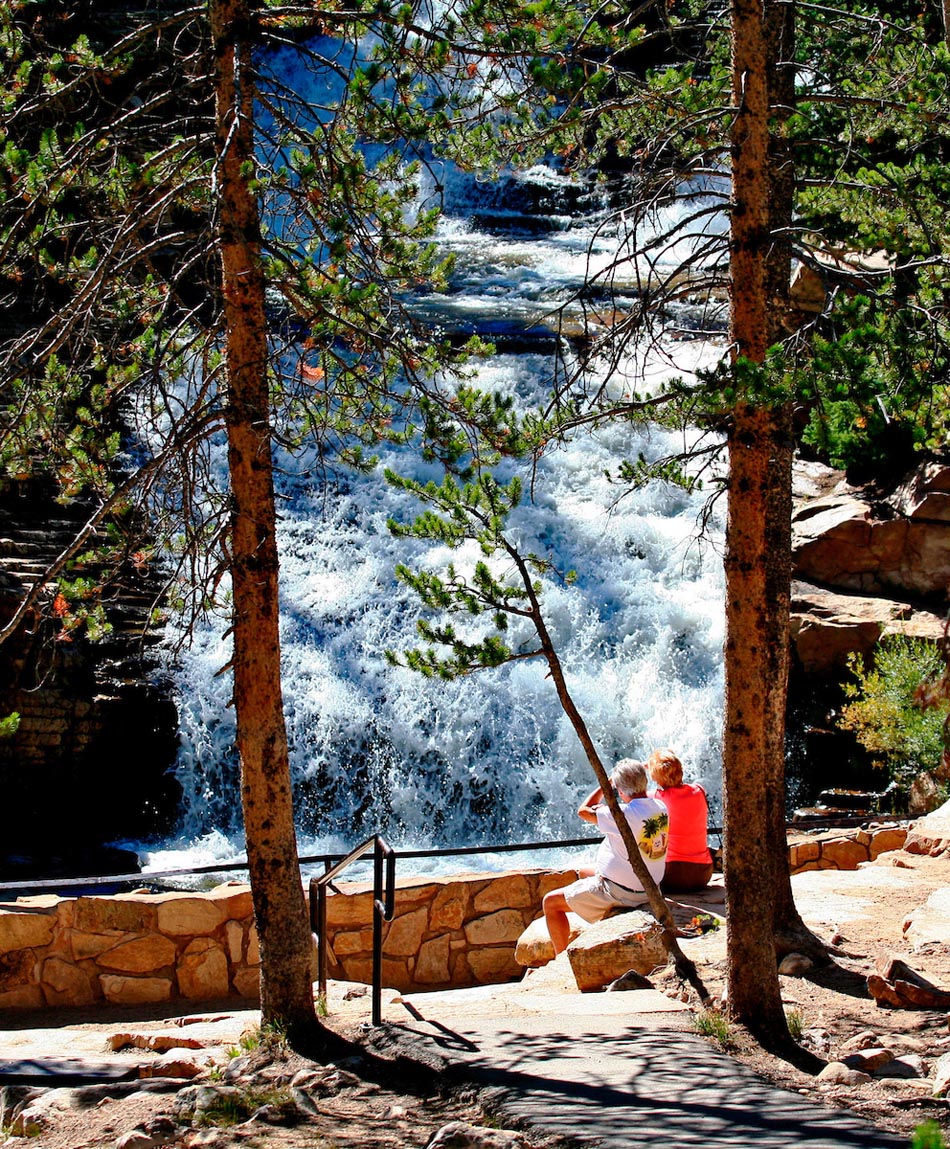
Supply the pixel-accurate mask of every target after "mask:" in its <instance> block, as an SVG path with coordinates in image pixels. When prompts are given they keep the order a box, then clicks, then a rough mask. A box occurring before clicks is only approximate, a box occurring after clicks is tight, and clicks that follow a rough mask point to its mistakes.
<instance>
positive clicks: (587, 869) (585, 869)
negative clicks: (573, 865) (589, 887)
mask: <svg viewBox="0 0 950 1149" xmlns="http://www.w3.org/2000/svg"><path fill="white" fill-rule="evenodd" d="M596 873H597V869H596V867H595V866H578V867H577V876H578V877H579V878H592V877H593V876H594V874H596Z"/></svg>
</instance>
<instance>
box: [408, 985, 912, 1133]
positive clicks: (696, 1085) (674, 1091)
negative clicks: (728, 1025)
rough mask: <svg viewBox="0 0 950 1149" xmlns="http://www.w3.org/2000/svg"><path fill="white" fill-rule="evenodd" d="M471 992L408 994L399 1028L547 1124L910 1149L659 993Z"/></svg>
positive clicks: (513, 1109) (564, 1129) (561, 1129)
mask: <svg viewBox="0 0 950 1149" xmlns="http://www.w3.org/2000/svg"><path fill="white" fill-rule="evenodd" d="M467 992H468V991H461V994H459V991H456V994H455V995H453V996H454V997H455V998H456V1000H455V1001H454V1002H449V1001H446V1000H445V997H446V995H443V994H427V995H425V996H422V995H420V996H416V997H412V998H407V999H405V1002H404V1008H406V1009H407V1012H409V1013H410V1020H407V1021H406V1022H403V1023H401V1024H402V1025H403V1026H405V1027H406V1028H408V1029H410V1030H411V1031H412V1032H414V1033H416V1034H418V1035H420V1036H421V1037H424V1038H425V1039H426V1040H427V1041H429V1042H431V1043H432V1046H433V1047H434V1049H436V1050H438V1052H439V1053H440V1054H441V1055H442V1056H443V1057H445V1058H447V1060H448V1061H449V1062H451V1063H452V1064H454V1065H455V1066H456V1067H457V1069H458V1071H459V1072H460V1073H461V1075H462V1076H464V1077H466V1078H471V1079H472V1080H474V1081H475V1082H476V1083H478V1084H480V1085H483V1086H489V1087H492V1088H494V1089H497V1090H498V1094H497V1102H498V1104H499V1106H500V1108H501V1110H502V1111H503V1112H504V1113H505V1114H508V1115H510V1116H512V1117H514V1118H516V1119H518V1121H519V1122H520V1121H523V1122H526V1123H527V1125H528V1126H529V1127H531V1128H532V1129H535V1130H536V1131H538V1132H543V1133H547V1134H552V1135H559V1136H564V1137H572V1138H575V1139H577V1140H580V1141H582V1142H583V1143H585V1144H590V1145H603V1146H610V1147H611V1149H626V1147H628V1146H629V1147H631V1149H632V1147H634V1146H636V1147H638V1149H639V1147H646V1146H649V1147H650V1149H655V1147H656V1146H662V1147H663V1149H679V1147H680V1146H682V1147H683V1149H686V1147H687V1146H689V1147H696V1146H715V1147H716V1149H720V1147H721V1149H793V1147H794V1149H859V1147H860V1149H907V1140H906V1138H903V1137H896V1136H894V1135H891V1134H888V1133H884V1132H882V1131H881V1130H879V1129H876V1128H874V1127H873V1126H871V1125H868V1124H867V1123H865V1122H862V1121H860V1120H859V1119H858V1118H857V1117H855V1116H853V1115H851V1114H849V1113H848V1112H847V1111H845V1110H840V1109H838V1110H833V1109H827V1108H824V1107H823V1106H820V1105H818V1104H816V1103H815V1102H813V1101H809V1100H808V1099H806V1098H805V1097H802V1096H801V1095H799V1094H797V1093H790V1092H787V1091H785V1090H781V1089H778V1088H775V1087H773V1086H771V1085H769V1084H768V1083H766V1082H764V1081H762V1080H761V1079H760V1078H758V1077H756V1076H755V1075H754V1074H752V1073H751V1072H750V1071H749V1070H747V1069H746V1068H745V1067H744V1066H743V1065H741V1064H739V1063H738V1062H736V1061H735V1060H734V1059H733V1058H731V1057H729V1056H728V1055H727V1054H725V1053H722V1052H720V1051H719V1050H717V1049H716V1048H715V1046H714V1045H712V1043H710V1042H709V1041H706V1040H704V1039H703V1038H701V1037H699V1036H697V1035H696V1034H694V1033H691V1032H687V1031H685V1029H684V1028H683V1026H684V1024H685V1022H684V1019H683V1018H682V1017H681V1015H679V1014H677V1013H675V1012H672V1013H671V1012H668V1011H664V1012H662V1013H661V1012H652V1006H653V1005H654V1004H656V1003H655V1002H654V1001H653V1000H650V999H651V998H652V997H653V995H649V994H644V993H641V992H633V993H616V994H603V995H598V998H597V1004H598V1007H601V1003H603V1005H602V1008H598V1011H597V1012H596V1014H593V1016H592V1013H593V1011H592V1010H590V1008H589V1007H590V1003H591V1000H592V999H591V998H590V997H588V998H586V999H585V1006H586V1007H588V1008H585V1009H584V1010H580V1009H577V1008H576V1002H577V998H576V995H575V997H574V1008H573V1009H572V1008H571V1004H572V1003H571V998H570V995H559V994H551V995H549V996H548V997H547V1000H546V1001H544V1002H542V1000H541V998H539V999H538V1001H537V1008H536V1010H535V1011H534V1012H529V1011H523V1012H519V1013H517V1014H510V1013H509V1014H508V1015H507V1016H505V1015H504V1014H503V1013H502V1014H501V1015H499V1013H498V1011H497V1004H498V1003H495V1004H494V1005H493V1004H492V1003H490V1002H489V1001H488V999H487V998H486V999H485V1000H484V1002H483V1003H482V1008H479V1003H478V1001H477V999H473V998H470V1000H469V1001H468V1003H467V1008H466V1007H465V1006H464V1005H463V1002H462V1001H461V1000H458V999H459V996H461V997H464V996H465V995H466V993H467ZM660 996H661V995H656V997H660ZM637 998H645V1000H643V1001H642V1002H640V1003H638V1004H637V1005H636V1006H635V1005H634V1001H635V999H637ZM659 1008H660V1009H662V1006H660V1007H659ZM388 1016H390V1017H393V1014H392V1013H388Z"/></svg>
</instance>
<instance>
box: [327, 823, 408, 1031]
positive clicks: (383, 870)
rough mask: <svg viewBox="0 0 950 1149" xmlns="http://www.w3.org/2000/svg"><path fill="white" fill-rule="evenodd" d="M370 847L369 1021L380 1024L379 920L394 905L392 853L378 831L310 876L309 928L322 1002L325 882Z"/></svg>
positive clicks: (390, 917) (390, 913)
mask: <svg viewBox="0 0 950 1149" xmlns="http://www.w3.org/2000/svg"><path fill="white" fill-rule="evenodd" d="M370 850H372V851H373V986H372V991H373V999H372V1000H373V1025H380V1024H381V1022H382V997H383V923H384V922H391V921H392V920H393V914H394V912H395V908H396V853H395V851H394V850H393V849H392V848H391V847H390V846H389V844H388V843H387V842H386V841H385V840H384V839H383V838H381V837H380V836H379V835H378V834H376V835H375V836H374V837H372V838H367V839H366V841H365V842H362V843H360V845H359V846H357V847H356V849H355V850H351V851H350V852H349V853H348V854H347V855H346V857H345V858H343V859H341V860H340V861H339V862H337V863H336V865H335V866H328V867H327V869H326V871H325V872H324V873H323V874H322V875H321V876H320V877H319V878H311V879H310V929H311V930H312V931H313V933H315V934H316V935H317V993H318V994H320V996H321V998H322V999H323V1001H324V1002H325V1001H326V997H327V886H328V885H330V883H331V882H332V881H333V879H334V878H335V877H337V876H338V875H339V874H341V873H342V872H343V871H344V870H345V869H346V868H347V867H348V866H350V865H352V863H353V862H356V861H358V860H359V859H360V858H362V857H363V855H364V854H368V853H369V851H370ZM384 863H385V866H384Z"/></svg>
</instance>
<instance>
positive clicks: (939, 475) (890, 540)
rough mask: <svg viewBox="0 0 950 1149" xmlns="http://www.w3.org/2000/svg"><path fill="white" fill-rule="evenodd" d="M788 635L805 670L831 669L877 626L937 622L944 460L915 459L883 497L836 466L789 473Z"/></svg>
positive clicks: (948, 544)
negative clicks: (791, 477)
mask: <svg viewBox="0 0 950 1149" xmlns="http://www.w3.org/2000/svg"><path fill="white" fill-rule="evenodd" d="M794 494H795V509H794V512H793V518H792V530H793V561H794V567H793V578H794V583H793V592H792V599H793V601H792V624H791V635H792V643H793V649H794V651H795V653H796V656H797V660H798V663H799V665H800V666H801V668H802V669H803V670H805V671H806V672H807V673H808V674H810V675H837V674H838V673H839V672H840V670H841V668H842V667H843V666H844V664H845V661H846V659H847V656H848V655H849V654H850V653H852V652H854V651H856V652H860V653H867V652H869V651H870V650H871V649H872V648H873V647H874V645H875V643H876V642H877V641H878V640H879V639H880V638H881V637H883V636H884V635H888V634H906V635H911V636H915V637H920V638H928V639H932V640H937V639H939V638H940V637H941V636H942V635H943V632H944V622H945V613H944V612H945V600H946V598H947V589H948V587H950V466H945V465H943V464H938V463H935V462H926V463H923V464H922V465H921V466H920V467H919V468H917V469H916V470H915V471H913V472H912V473H911V474H910V475H908V476H907V477H906V478H905V479H904V481H903V482H902V483H901V484H900V485H899V486H898V488H897V489H896V490H894V491H893V492H891V493H890V494H888V495H887V496H886V497H880V498H877V497H872V496H871V494H870V493H869V492H868V491H866V490H863V489H861V488H857V487H853V486H851V485H850V484H849V483H848V482H847V480H846V478H845V476H844V473H843V472H840V471H834V470H832V469H830V468H828V467H823V466H821V465H820V464H816V463H800V464H798V465H797V466H796V475H795V490H794Z"/></svg>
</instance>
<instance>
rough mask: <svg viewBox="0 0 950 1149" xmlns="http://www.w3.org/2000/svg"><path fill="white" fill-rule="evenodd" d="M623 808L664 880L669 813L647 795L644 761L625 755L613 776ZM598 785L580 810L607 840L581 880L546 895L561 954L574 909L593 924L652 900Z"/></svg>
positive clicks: (584, 869)
mask: <svg viewBox="0 0 950 1149" xmlns="http://www.w3.org/2000/svg"><path fill="white" fill-rule="evenodd" d="M610 784H611V785H612V786H613V787H614V789H615V790H616V791H617V797H618V798H619V799H620V806H621V809H622V810H623V812H624V814H625V815H626V818H627V821H628V822H629V824H630V828H631V829H632V830H633V835H634V837H635V838H636V840H637V844H638V845H639V847H640V854H641V855H642V857H643V860H644V862H645V863H646V866H647V869H648V870H649V871H650V875H651V877H652V878H653V880H654V881H655V882H656V883H657V884H659V883H660V881H661V880H662V878H663V872H664V869H665V866H666V844H667V839H668V838H669V816H668V814H667V811H666V807H665V806H664V805H663V803H662V802H660V801H659V800H658V799H656V798H649V797H647V774H646V768H645V767H644V765H643V763H642V762H637V761H636V760H635V759H633V758H622V759H621V760H620V761H619V762H618V763H617V765H616V767H615V768H614V771H613V773H612V774H611V775H610ZM603 799H604V795H603V791H602V790H601V789H600V787H599V786H598V787H597V789H596V790H594V791H593V792H592V793H591V794H590V795H589V796H588V797H587V798H586V799H585V801H584V802H583V803H582V804H581V806H580V807H579V808H578V811H577V814H578V817H580V818H582V819H583V820H584V821H585V822H591V823H593V824H595V825H596V826H597V827H598V828H599V829H600V830H602V831H603V834H604V840H603V841H602V842H601V844H600V848H599V849H598V851H597V857H596V859H595V861H594V865H593V866H582V867H578V871H577V872H578V874H580V875H581V876H580V877H579V878H578V880H577V881H576V882H572V883H571V885H569V886H565V887H563V888H562V889H560V890H552V891H551V892H550V893H548V894H545V895H544V903H543V904H544V918H545V921H546V922H547V926H548V932H549V933H550V935H551V941H552V943H553V944H554V952H555V953H556V954H559V953H560V952H561V951H562V950H563V949H565V948H566V946H567V943H568V940H569V938H570V924H569V922H568V918H567V913H568V910H571V911H573V913H575V914H577V915H579V916H580V917H582V918H584V920H585V921H588V922H598V921H600V919H601V918H603V917H605V916H606V914H607V913H608V911H609V910H611V909H613V907H614V906H639V905H642V904H643V903H644V902H645V901H646V900H647V896H646V894H645V893H644V892H643V889H642V887H641V885H640V881H639V879H638V878H637V875H636V874H635V873H634V872H633V867H632V866H631V865H630V861H629V859H628V858H627V851H626V848H625V847H624V844H623V840H622V839H621V837H620V832H619V830H618V829H617V826H616V823H615V822H614V819H613V815H612V814H611V813H610V810H609V808H608V807H607V806H606V804H605V803H604V800H603Z"/></svg>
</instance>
